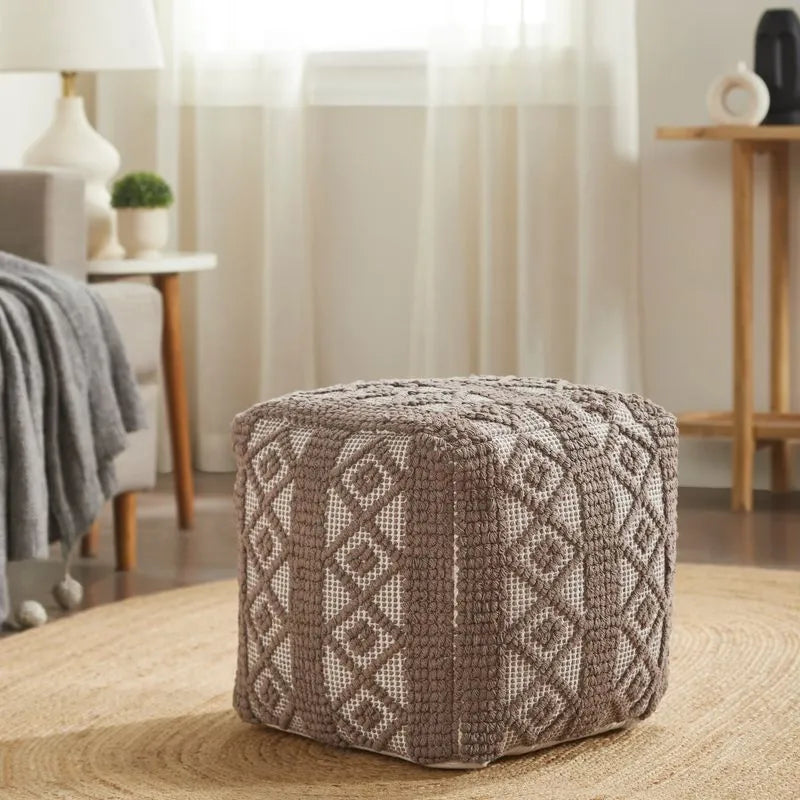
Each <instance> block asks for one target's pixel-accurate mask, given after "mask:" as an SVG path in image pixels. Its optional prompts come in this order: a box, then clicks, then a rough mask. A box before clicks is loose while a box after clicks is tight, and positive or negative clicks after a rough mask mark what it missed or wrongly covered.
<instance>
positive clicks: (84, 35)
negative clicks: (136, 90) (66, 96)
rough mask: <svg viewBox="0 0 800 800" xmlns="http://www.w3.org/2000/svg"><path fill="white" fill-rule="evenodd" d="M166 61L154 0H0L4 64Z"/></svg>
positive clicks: (27, 68) (20, 68) (106, 65)
mask: <svg viewBox="0 0 800 800" xmlns="http://www.w3.org/2000/svg"><path fill="white" fill-rule="evenodd" d="M163 65H164V57H163V54H162V52H161V42H160V40H159V38H158V30H157V28H156V18H155V12H154V10H153V2H152V0H0V69H2V70H13V71H17V72H37V71H43V72H94V71H98V70H115V69H157V68H159V67H162V66H163Z"/></svg>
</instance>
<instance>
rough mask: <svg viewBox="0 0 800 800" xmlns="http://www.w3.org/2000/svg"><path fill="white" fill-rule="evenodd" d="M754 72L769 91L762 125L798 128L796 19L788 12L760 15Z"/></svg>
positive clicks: (799, 38) (799, 36)
mask: <svg viewBox="0 0 800 800" xmlns="http://www.w3.org/2000/svg"><path fill="white" fill-rule="evenodd" d="M755 71H756V72H757V73H758V74H759V75H760V76H761V77H762V78H763V79H764V83H766V84H767V88H768V89H769V97H770V104H769V113H768V114H767V117H766V119H765V120H764V124H765V125H800V18H798V16H797V14H795V12H794V10H793V9H791V8H774V9H770V10H768V11H765V12H764V15H763V16H762V17H761V21H760V22H759V23H758V29H757V30H756V57H755Z"/></svg>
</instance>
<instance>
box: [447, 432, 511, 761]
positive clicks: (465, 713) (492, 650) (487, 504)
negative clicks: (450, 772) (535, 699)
mask: <svg viewBox="0 0 800 800" xmlns="http://www.w3.org/2000/svg"><path fill="white" fill-rule="evenodd" d="M476 433H477V432H476ZM455 467H456V471H455V475H454V479H455V486H454V489H455V491H454V498H453V499H454V504H455V516H454V533H455V537H454V544H455V556H456V563H457V567H458V571H457V592H456V596H457V600H456V606H457V611H456V619H455V663H456V674H455V698H454V700H455V710H456V718H457V722H458V725H457V732H458V748H457V750H456V751H455V752H456V754H457V755H456V757H455V758H454V759H453V760H457V761H461V762H465V763H478V764H485V763H487V762H489V761H492V760H494V759H496V758H498V757H499V756H501V755H502V754H503V752H504V742H505V739H506V735H507V731H508V719H507V708H506V706H505V704H504V702H503V699H504V698H503V691H502V681H503V669H504V660H505V654H504V648H503V641H504V637H505V629H504V617H503V611H504V606H505V576H506V573H507V569H506V566H505V553H504V552H503V547H502V536H503V533H502V529H503V518H502V509H501V504H500V489H501V481H502V473H501V471H500V470H499V465H498V461H497V455H496V452H495V448H494V446H493V445H492V444H491V443H489V442H487V441H485V440H483V439H482V438H481V437H479V436H477V435H476V436H475V437H474V440H473V441H472V442H471V443H469V444H467V445H466V446H464V447H462V448H460V449H459V450H458V452H457V453H456V454H455Z"/></svg>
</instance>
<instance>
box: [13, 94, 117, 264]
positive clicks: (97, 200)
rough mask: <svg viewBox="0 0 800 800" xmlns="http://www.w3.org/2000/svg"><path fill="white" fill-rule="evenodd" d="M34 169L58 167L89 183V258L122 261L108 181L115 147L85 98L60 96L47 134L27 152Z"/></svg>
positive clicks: (114, 164) (114, 165)
mask: <svg viewBox="0 0 800 800" xmlns="http://www.w3.org/2000/svg"><path fill="white" fill-rule="evenodd" d="M23 161H24V163H25V165H26V166H31V167H59V168H62V169H71V170H74V171H76V172H79V173H80V174H81V175H83V177H84V179H85V181H86V194H85V199H86V219H87V225H88V229H87V239H86V242H87V255H88V257H89V258H91V259H113V258H122V257H123V256H124V254H125V252H124V250H123V249H122V247H121V246H120V244H119V240H118V239H117V218H116V213H115V212H114V209H113V208H111V196H110V194H109V191H108V182H109V181H110V180H111V178H113V177H114V175H116V173H117V171H118V170H119V165H120V158H119V153H118V152H117V150H116V148H115V147H114V146H113V145H112V144H111V143H110V142H109V141H107V140H106V139H104V138H103V137H102V136H101V135H100V134H99V133H98V132H97V131H96V130H95V129H94V128H93V127H92V126H91V124H90V123H89V120H88V118H87V117H86V111H85V109H84V106H83V98H82V97H61V98H59V99H58V100H57V101H56V116H55V119H54V120H53V124H52V125H51V126H50V127H49V128H48V129H47V131H45V133H44V135H43V136H42V137H41V138H40V139H39V140H38V141H36V142H35V143H34V144H33V145H32V146H31V147H30V148H29V149H28V151H27V152H26V153H25V156H24V158H23Z"/></svg>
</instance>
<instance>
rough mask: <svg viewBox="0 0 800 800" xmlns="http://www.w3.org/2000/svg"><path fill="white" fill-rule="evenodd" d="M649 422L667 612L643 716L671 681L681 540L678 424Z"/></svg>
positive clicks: (663, 418)
mask: <svg viewBox="0 0 800 800" xmlns="http://www.w3.org/2000/svg"><path fill="white" fill-rule="evenodd" d="M647 424H648V425H649V428H650V430H651V431H652V435H653V441H654V443H655V445H656V447H657V459H658V460H657V466H656V469H657V471H658V474H659V476H660V481H661V486H662V496H661V505H660V506H659V511H660V512H661V514H662V515H663V516H662V524H661V525H660V527H659V534H660V535H659V540H658V543H657V546H658V547H659V548H661V549H662V551H663V573H662V574H660V575H657V576H656V577H657V578H661V579H662V580H663V586H664V600H663V607H662V612H663V614H664V620H663V626H662V635H661V640H660V643H659V651H658V657H657V663H658V666H659V670H660V680H659V681H658V683H657V684H656V685H655V686H654V687H653V689H652V693H651V695H650V698H649V700H648V702H647V704H646V705H645V706H644V709H643V711H642V713H641V714H640V718H642V719H643V718H645V717H648V716H650V714H652V713H653V712H654V711H655V710H656V707H657V706H658V704H659V702H660V701H661V698H662V697H663V696H664V693H665V692H666V690H667V686H668V683H669V643H670V635H671V633H672V606H673V587H674V582H675V561H676V557H677V542H678V442H679V438H678V425H677V421H676V420H675V418H674V417H673V416H672V415H669V414H665V413H662V414H660V415H658V416H652V415H651V416H649V418H648V419H647Z"/></svg>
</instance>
